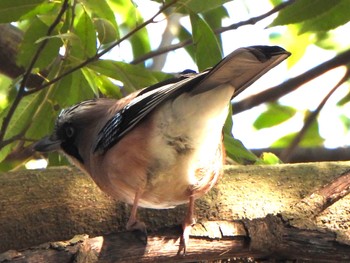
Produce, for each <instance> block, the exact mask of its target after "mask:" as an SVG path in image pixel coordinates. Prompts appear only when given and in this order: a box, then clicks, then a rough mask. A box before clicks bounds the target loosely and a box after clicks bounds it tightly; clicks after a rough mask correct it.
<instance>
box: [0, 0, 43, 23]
mask: <svg viewBox="0 0 350 263" xmlns="http://www.w3.org/2000/svg"><path fill="white" fill-rule="evenodd" d="M42 2H44V0H1V1H0V23H10V22H14V21H18V20H19V19H20V18H21V16H23V15H24V14H26V13H28V12H29V11H30V10H32V9H34V8H35V7H36V6H38V5H40V4H41V3H42Z"/></svg>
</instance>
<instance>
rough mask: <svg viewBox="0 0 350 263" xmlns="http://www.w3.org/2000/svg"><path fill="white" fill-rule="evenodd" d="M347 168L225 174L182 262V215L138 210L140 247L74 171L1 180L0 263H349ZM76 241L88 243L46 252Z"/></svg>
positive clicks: (110, 204) (201, 204)
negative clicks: (216, 262) (226, 261)
mask: <svg viewBox="0 0 350 263" xmlns="http://www.w3.org/2000/svg"><path fill="white" fill-rule="evenodd" d="M349 167H350V163H349V162H338V163H311V164H293V165H275V166H230V167H226V169H225V175H224V176H223V178H221V180H220V181H219V183H218V185H217V186H216V187H215V188H214V189H212V190H211V191H210V192H209V193H208V194H207V195H206V196H204V197H203V198H201V199H200V200H197V202H196V214H197V222H198V224H196V225H195V226H194V228H193V231H192V233H191V235H192V237H191V239H190V244H189V247H188V250H187V254H186V255H185V256H183V255H182V256H181V255H177V250H178V242H179V239H178V237H179V235H180V233H181V227H180V224H181V222H182V220H183V218H184V215H185V212H186V206H179V207H177V208H175V209H169V210H152V209H140V211H139V217H140V219H141V220H143V221H144V222H145V223H146V225H147V228H148V231H149V237H148V243H147V245H145V244H144V243H142V242H141V241H140V240H138V239H137V235H135V234H134V233H128V232H120V231H122V230H124V226H125V224H126V221H127V219H128V215H129V211H130V207H129V206H127V205H124V204H122V203H120V202H116V201H114V200H112V199H111V198H109V197H107V196H106V195H105V194H103V193H102V192H101V191H100V190H99V189H98V188H97V187H96V186H95V184H94V183H93V182H92V181H91V179H90V178H89V177H88V176H86V175H84V174H82V173H81V172H79V171H77V170H76V169H74V168H70V167H62V168H51V169H47V170H39V171H38V170H31V171H19V172H12V173H7V174H3V175H1V176H0V185H1V192H0V211H1V213H0V251H1V252H4V251H7V250H9V249H11V250H10V251H7V252H6V253H3V254H1V255H0V262H1V261H2V260H9V261H10V262H38V258H40V259H41V261H43V262H73V259H74V260H75V262H96V261H97V260H98V261H99V262H122V261H128V262H129V261H135V262H136V261H137V262H150V261H155V260H157V261H169V260H176V261H184V262H186V261H195V260H207V259H219V258H233V257H253V258H256V259H266V258H269V259H276V260H281V259H289V260H315V261H324V262H334V261H337V262H339V261H343V262H349V261H350V230H349V229H350V202H349V201H350V197H349V196H346V195H347V194H348V192H349V191H350V175H349V174H348V173H347V171H348V169H349ZM117 232H118V233H117ZM83 233H84V234H88V235H89V236H93V237H95V238H87V237H86V236H84V237H79V238H75V239H74V240H73V241H72V240H70V241H67V242H54V243H52V242H53V241H57V240H67V239H69V238H72V237H73V236H74V235H77V234H83ZM110 233H114V234H110ZM99 235H103V236H100V237H98V236H99ZM50 241H51V243H46V244H43V245H41V246H40V247H38V248H36V249H34V250H33V249H31V250H24V251H18V250H19V249H23V248H26V247H31V246H35V245H38V244H41V243H44V242H50ZM16 250H17V251H16ZM58 258H59V259H60V260H59V261H57V260H58ZM88 260H90V261H88ZM39 261H40V260H39Z"/></svg>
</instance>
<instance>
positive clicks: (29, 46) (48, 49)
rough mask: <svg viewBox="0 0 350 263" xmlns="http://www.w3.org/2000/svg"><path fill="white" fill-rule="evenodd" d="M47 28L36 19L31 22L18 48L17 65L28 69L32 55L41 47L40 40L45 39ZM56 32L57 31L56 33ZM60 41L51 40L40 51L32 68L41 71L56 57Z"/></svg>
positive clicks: (57, 39) (56, 39)
mask: <svg viewBox="0 0 350 263" xmlns="http://www.w3.org/2000/svg"><path fill="white" fill-rule="evenodd" d="M48 29H49V27H48V26H47V25H46V24H45V23H43V22H42V21H41V20H40V19H38V18H33V19H32V20H31V23H30V26H29V28H28V29H27V31H26V32H25V33H24V37H23V41H22V43H21V45H20V48H19V54H18V58H17V62H18V64H19V65H22V66H24V67H28V66H29V64H30V63H31V61H32V59H33V56H34V54H35V53H36V51H37V49H38V48H39V46H40V45H41V41H40V39H42V38H44V37H46V35H47V31H48ZM56 32H57V31H56ZM61 44H62V41H61V40H60V39H59V38H51V39H49V41H48V43H47V44H46V46H45V47H44V49H43V50H42V51H41V53H40V56H39V58H38V60H37V61H36V63H35V65H34V67H35V68H39V69H43V68H45V67H47V66H48V65H49V64H50V63H52V61H53V60H54V59H56V57H57V55H58V51H59V48H60V46H61Z"/></svg>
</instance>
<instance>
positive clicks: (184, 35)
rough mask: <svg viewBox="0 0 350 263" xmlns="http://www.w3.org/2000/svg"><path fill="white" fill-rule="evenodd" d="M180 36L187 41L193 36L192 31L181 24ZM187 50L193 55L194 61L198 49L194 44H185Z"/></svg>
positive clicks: (181, 39)
mask: <svg viewBox="0 0 350 263" xmlns="http://www.w3.org/2000/svg"><path fill="white" fill-rule="evenodd" d="M178 38H179V40H180V41H185V40H188V39H191V38H192V35H191V33H190V32H189V31H188V30H187V29H186V27H184V26H182V25H181V24H180V25H179V31H178ZM185 50H186V51H187V53H188V54H189V55H190V56H191V58H192V59H193V61H195V60H196V50H195V47H194V46H193V45H187V46H185Z"/></svg>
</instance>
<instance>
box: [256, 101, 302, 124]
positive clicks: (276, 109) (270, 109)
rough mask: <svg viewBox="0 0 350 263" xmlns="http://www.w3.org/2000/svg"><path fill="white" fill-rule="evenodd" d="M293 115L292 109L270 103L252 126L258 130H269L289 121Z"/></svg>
mask: <svg viewBox="0 0 350 263" xmlns="http://www.w3.org/2000/svg"><path fill="white" fill-rule="evenodd" d="M295 113H296V109H294V108H292V107H289V106H283V105H280V104H277V103H270V104H268V106H267V110H266V111H265V112H263V113H261V114H260V115H259V117H258V118H257V119H256V120H255V121H254V123H253V126H254V128H255V129H258V130H260V129H263V128H269V127H272V126H275V125H278V124H280V123H282V122H284V121H286V120H288V119H290V118H291V117H293V116H294V115H295Z"/></svg>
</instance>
